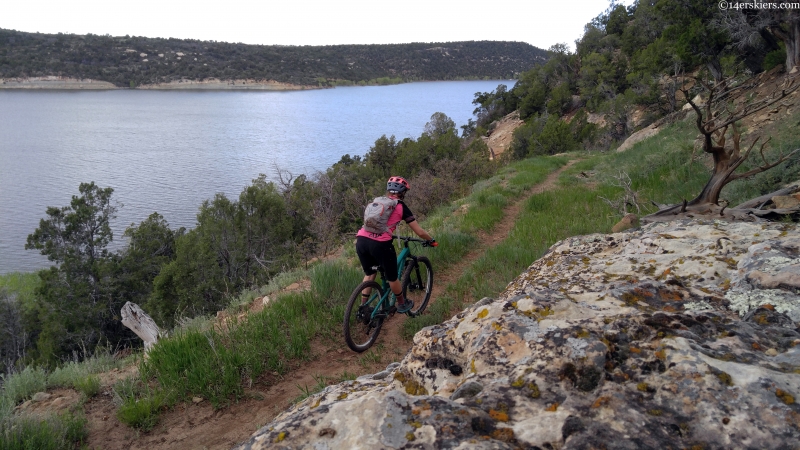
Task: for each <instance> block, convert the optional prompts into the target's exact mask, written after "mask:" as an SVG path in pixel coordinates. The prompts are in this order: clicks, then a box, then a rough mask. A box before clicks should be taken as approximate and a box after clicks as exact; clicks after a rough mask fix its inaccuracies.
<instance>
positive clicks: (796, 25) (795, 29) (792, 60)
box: [784, 19, 800, 72]
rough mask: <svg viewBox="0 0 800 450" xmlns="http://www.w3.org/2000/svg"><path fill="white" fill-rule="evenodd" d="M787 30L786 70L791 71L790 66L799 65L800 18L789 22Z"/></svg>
mask: <svg viewBox="0 0 800 450" xmlns="http://www.w3.org/2000/svg"><path fill="white" fill-rule="evenodd" d="M788 25H789V32H788V33H787V36H786V40H785V41H784V42H785V43H786V72H791V71H792V67H794V66H797V65H800V19H798V20H795V21H792V22H789V24H788Z"/></svg>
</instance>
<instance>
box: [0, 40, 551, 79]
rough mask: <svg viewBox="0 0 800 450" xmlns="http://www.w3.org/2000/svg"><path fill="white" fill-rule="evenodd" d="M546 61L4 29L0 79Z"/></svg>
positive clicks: (319, 72)
mask: <svg viewBox="0 0 800 450" xmlns="http://www.w3.org/2000/svg"><path fill="white" fill-rule="evenodd" d="M546 59H547V52H546V51H544V50H541V49H539V48H536V47H533V46H531V45H529V44H526V43H522V42H493V41H469V42H448V43H411V44H392V45H331V46H277V45H274V46H269V45H246V44H235V43H226V42H215V41H197V40H181V39H160V38H145V37H136V36H133V37H131V36H98V35H92V34H88V35H85V36H81V35H71V34H41V33H25V32H21V31H15V30H7V29H0V79H9V78H29V77H46V76H59V77H66V78H74V79H92V80H98V81H104V82H109V83H112V84H114V85H115V86H118V87H134V86H142V85H152V84H157V83H169V82H174V81H179V80H205V79H219V80H270V81H277V82H281V83H290V84H294V85H311V86H333V85H336V84H342V83H344V84H347V83H359V82H371V83H380V82H381V79H384V80H383V82H389V80H390V79H391V80H393V82H401V81H420V80H426V81H435V80H463V79H509V78H514V77H516V76H517V75H518V74H519V73H521V72H523V71H525V70H529V69H530V68H531V67H533V66H534V65H537V64H540V63H542V62H544V61H546Z"/></svg>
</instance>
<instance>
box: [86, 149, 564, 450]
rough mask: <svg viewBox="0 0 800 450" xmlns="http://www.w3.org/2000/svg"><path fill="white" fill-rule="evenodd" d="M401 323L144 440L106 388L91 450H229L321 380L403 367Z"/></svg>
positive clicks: (169, 414) (455, 270)
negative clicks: (359, 349)
mask: <svg viewBox="0 0 800 450" xmlns="http://www.w3.org/2000/svg"><path fill="white" fill-rule="evenodd" d="M575 162H576V161H570V162H569V163H567V164H566V165H565V166H563V167H561V168H560V169H558V170H556V171H555V172H553V173H551V174H550V175H549V176H548V177H547V178H546V179H545V180H544V181H543V182H542V183H539V184H537V185H536V186H534V187H533V188H531V189H530V190H529V191H528V192H526V193H525V194H524V195H522V196H520V198H518V199H517V200H516V201H515V202H513V203H511V204H510V205H509V206H507V207H506V208H505V210H504V211H503V220H502V221H501V222H500V223H498V224H497V225H496V226H495V227H494V228H493V229H492V231H491V232H480V233H478V235H477V238H478V242H477V244H476V245H475V246H474V247H473V249H472V250H471V251H470V252H469V253H468V254H467V255H466V256H465V257H464V258H463V259H462V261H461V263H460V264H458V265H455V266H453V267H450V268H448V269H447V270H443V271H437V270H436V267H434V289H433V294H432V296H431V303H433V302H435V301H436V298H438V296H439V295H441V294H442V293H443V292H444V290H445V289H446V287H447V286H448V285H449V284H451V283H454V282H455V281H456V280H457V279H458V277H459V276H460V275H461V273H462V272H463V270H464V268H465V267H468V266H469V265H471V264H472V263H473V262H474V261H475V260H477V259H478V258H479V257H480V256H481V255H483V254H484V253H485V252H486V251H487V250H488V249H490V248H492V247H494V246H496V245H498V244H499V243H500V242H502V241H503V240H504V239H506V237H508V235H509V233H510V232H511V230H512V228H513V227H514V224H515V222H516V220H517V218H518V217H519V214H520V212H521V210H522V208H523V205H524V203H525V200H527V198H528V197H530V196H531V195H533V194H536V193H541V192H545V191H547V190H550V189H552V188H553V187H554V186H555V184H556V181H557V180H558V177H559V175H560V174H561V173H562V172H563V171H564V170H565V169H567V168H568V167H570V166H571V165H572V164H574V163H575ZM467 300H476V299H467ZM455 312H456V311H453V313H455ZM404 320H409V319H406V318H405V317H403V316H401V315H395V316H394V317H392V318H390V319H389V320H388V321H387V322H386V323H385V324H384V326H383V329H382V330H381V334H380V336H379V338H378V341H377V342H376V344H375V345H374V346H373V349H376V351H372V352H368V353H364V354H357V353H355V352H352V351H350V350H349V349H348V348H347V346H346V345H345V343H344V339H341V340H340V341H339V342H335V343H332V342H330V341H329V340H326V339H323V338H317V339H316V340H315V341H314V342H313V343H312V354H313V356H312V358H311V360H310V361H307V362H304V363H302V364H297V365H296V366H295V367H292V368H291V369H290V370H289V371H288V372H287V373H286V374H284V375H282V376H281V375H278V374H277V373H269V374H266V375H265V376H262V377H261V378H260V379H259V380H257V382H256V383H254V385H253V386H252V387H250V388H247V389H245V395H244V398H242V399H240V400H239V401H238V402H236V403H234V404H232V405H230V406H227V407H225V408H222V409H219V410H214V408H212V407H211V405H210V404H209V402H208V401H205V400H203V401H199V402H197V403H195V402H187V403H182V404H178V405H176V406H175V407H174V408H172V409H171V410H169V411H164V412H162V413H161V415H160V417H159V422H158V425H157V426H156V427H155V428H154V429H152V430H151V431H149V432H146V433H143V432H139V431H137V430H135V429H132V428H130V427H128V426H127V425H124V424H122V423H120V422H119V421H118V420H117V418H116V416H115V414H116V406H115V405H114V404H113V402H112V397H111V392H110V391H111V390H110V387H107V388H104V391H103V392H102V393H101V394H100V395H98V396H96V397H94V398H93V399H91V400H90V401H88V402H87V403H86V404H85V411H86V417H87V420H88V424H87V429H88V432H89V438H88V447H89V448H92V449H107V450H123V449H147V450H166V449H229V448H231V447H232V446H234V445H236V444H238V443H241V442H243V441H245V440H247V438H249V437H250V435H251V434H253V433H254V432H255V431H256V430H258V429H259V428H260V427H262V426H264V425H266V424H267V423H269V421H271V420H272V419H273V418H274V417H275V416H276V415H277V414H279V413H280V412H281V411H283V410H285V409H286V408H287V407H288V406H290V405H291V404H292V402H293V401H294V400H295V399H297V398H298V397H299V396H300V395H302V393H303V390H305V389H313V387H314V386H317V385H318V384H319V383H320V381H322V382H328V383H336V382H338V381H339V380H341V379H342V377H343V374H347V375H349V376H353V375H354V376H360V375H364V374H370V373H376V372H379V371H381V370H383V369H384V368H385V367H386V365H387V364H389V363H390V362H392V361H400V360H401V359H402V358H403V355H405V353H406V352H407V351H408V348H409V346H410V343H409V342H408V341H406V340H404V339H403V338H402V337H401V327H402V322H403V321H404ZM410 320H413V319H410ZM197 400H199V399H197Z"/></svg>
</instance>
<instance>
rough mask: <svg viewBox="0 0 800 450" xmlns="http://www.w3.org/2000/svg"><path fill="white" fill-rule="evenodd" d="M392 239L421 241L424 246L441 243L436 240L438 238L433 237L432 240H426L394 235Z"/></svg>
mask: <svg viewBox="0 0 800 450" xmlns="http://www.w3.org/2000/svg"><path fill="white" fill-rule="evenodd" d="M392 239H397V240H398V241H406V243H408V242H419V243H421V244H422V246H423V247H437V246H439V243H438V242H436V239H431V240H430V241H426V240H425V239H419V238H414V237H411V236H395V235H392Z"/></svg>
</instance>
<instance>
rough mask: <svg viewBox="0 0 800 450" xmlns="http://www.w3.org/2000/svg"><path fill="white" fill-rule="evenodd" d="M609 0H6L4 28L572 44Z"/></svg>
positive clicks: (266, 39) (218, 37) (286, 41)
mask: <svg viewBox="0 0 800 450" xmlns="http://www.w3.org/2000/svg"><path fill="white" fill-rule="evenodd" d="M630 1H632V0H628V1H626V2H624V3H626V4H629V3H630ZM190 5H191V6H190ZM607 7H608V0H567V1H530V0H528V1H519V0H518V1H508V0H499V1H491V0H489V1H486V0H481V1H476V0H396V1H391V0H390V1H362V0H332V1H330V0H329V1H308V0H305V1H302V0H301V1H297V0H283V1H270V0H262V1H252V0H242V1H233V2H231V1H214V2H208V1H195V2H189V1H181V2H177V1H172V0H160V1H154V0H133V1H109V0H103V1H100V0H72V1H65V0H34V1H24V0H17V1H7V2H4V5H3V7H2V12H0V28H6V29H15V30H19V31H27V32H40V33H58V32H62V33H75V34H86V33H94V34H110V35H113V36H124V35H126V34H127V35H131V36H146V37H164V38H167V37H174V38H182V39H189V38H190V39H200V40H215V41H226V42H243V43H246V44H266V45H272V44H279V45H333V44H395V43H408V42H450V41H479V40H492V41H521V42H527V43H529V44H532V45H535V46H537V47H540V48H544V49H546V48H548V47H550V46H551V45H553V44H555V43H558V42H564V43H567V44H569V45H570V47H571V48H573V49H574V42H575V40H576V39H578V38H579V37H580V36H581V35H582V33H583V26H584V24H586V23H587V22H588V21H590V20H591V19H592V18H593V17H595V16H597V15H598V14H599V13H601V12H602V11H603V10H605V9H606V8H607Z"/></svg>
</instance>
